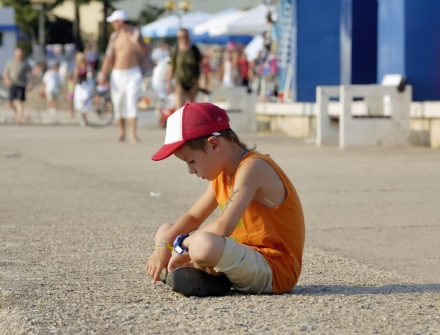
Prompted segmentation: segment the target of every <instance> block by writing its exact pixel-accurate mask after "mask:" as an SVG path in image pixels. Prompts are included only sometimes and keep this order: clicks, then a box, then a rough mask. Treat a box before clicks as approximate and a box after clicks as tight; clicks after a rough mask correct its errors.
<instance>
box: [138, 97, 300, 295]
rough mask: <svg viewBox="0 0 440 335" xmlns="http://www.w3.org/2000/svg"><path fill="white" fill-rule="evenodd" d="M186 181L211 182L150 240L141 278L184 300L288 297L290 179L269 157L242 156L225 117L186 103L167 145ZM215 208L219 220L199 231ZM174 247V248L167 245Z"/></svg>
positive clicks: (295, 253)
mask: <svg viewBox="0 0 440 335" xmlns="http://www.w3.org/2000/svg"><path fill="white" fill-rule="evenodd" d="M173 154H174V156H176V157H177V158H178V159H180V160H181V161H183V162H184V165H186V166H187V169H188V171H189V173H190V174H194V175H196V176H197V177H198V178H202V179H205V180H208V181H210V183H209V185H208V187H207V189H206V191H205V192H204V193H203V195H202V196H201V197H200V198H199V199H198V200H197V201H196V203H195V204H194V205H193V206H192V207H191V208H190V209H189V210H188V211H187V212H186V213H184V214H183V215H182V216H181V217H180V218H179V219H178V220H177V221H176V223H174V224H171V223H165V224H163V225H162V226H161V227H160V228H159V230H158V231H157V233H156V241H155V243H156V244H155V250H154V252H153V254H152V255H151V257H150V258H149V260H148V262H147V265H146V271H147V273H148V275H149V276H150V277H151V278H152V279H153V283H154V282H157V281H159V280H160V279H162V278H161V272H163V269H164V268H166V269H167V270H168V272H169V273H168V276H167V277H166V279H165V282H166V284H167V285H169V286H170V287H171V288H172V289H173V290H174V291H177V292H179V293H181V294H183V295H185V296H213V295H223V294H227V293H228V292H229V290H230V288H231V286H232V287H233V288H234V289H235V290H236V291H238V292H242V293H251V294H261V293H265V294H268V293H274V294H280V293H285V292H290V291H291V290H292V289H293V287H294V286H295V285H296V283H297V282H298V279H299V275H300V273H301V265H302V253H303V248H304V238H305V228H304V216H303V211H302V207H301V203H300V200H299V197H298V194H297V193H296V191H295V188H294V186H293V185H292V183H291V181H290V180H289V177H288V176H287V175H286V174H285V173H284V172H283V170H282V169H281V168H280V167H279V166H278V165H277V164H276V162H275V161H274V160H272V159H271V158H270V157H269V156H268V155H265V154H261V153H259V152H257V151H255V147H254V148H248V147H247V146H246V145H245V144H244V143H242V142H241V141H240V139H239V138H238V136H237V134H236V133H235V132H234V131H233V130H232V129H231V128H230V125H229V121H228V115H227V114H226V112H225V110H223V109H221V108H219V107H217V106H216V105H213V104H211V103H206V102H205V103H203V102H202V103H189V104H186V105H185V106H184V107H182V108H180V109H179V110H177V111H176V112H175V113H174V114H172V115H171V116H170V117H169V118H168V122H167V128H166V135H165V144H164V145H163V146H162V147H161V148H160V149H159V151H157V153H156V154H155V155H154V156H153V157H152V159H153V160H155V161H158V160H162V159H165V158H167V157H169V156H171V155H173ZM217 207H220V209H221V213H220V214H219V215H218V217H216V218H215V219H213V220H209V222H206V224H204V225H203V226H202V224H203V223H204V221H205V220H208V219H209V217H210V215H211V214H212V213H213V212H214V211H215V209H216V208H217ZM173 241H174V242H173Z"/></svg>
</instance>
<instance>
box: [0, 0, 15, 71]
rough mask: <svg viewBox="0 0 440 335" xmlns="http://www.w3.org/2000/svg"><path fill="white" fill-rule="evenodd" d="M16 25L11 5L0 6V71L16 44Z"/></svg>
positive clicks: (11, 55)
mask: <svg viewBox="0 0 440 335" xmlns="http://www.w3.org/2000/svg"><path fill="white" fill-rule="evenodd" d="M17 32H18V26H17V25H16V24H15V13H14V8H12V7H0V72H1V73H3V69H4V68H5V66H6V63H7V62H8V61H9V59H11V58H12V57H13V56H14V50H15V47H16V45H17Z"/></svg>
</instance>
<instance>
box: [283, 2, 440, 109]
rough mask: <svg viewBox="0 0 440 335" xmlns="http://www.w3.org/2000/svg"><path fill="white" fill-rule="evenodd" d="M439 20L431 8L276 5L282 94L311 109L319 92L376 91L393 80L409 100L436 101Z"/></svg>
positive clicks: (438, 6) (439, 6) (439, 90)
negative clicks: (368, 87) (407, 89)
mask: <svg viewBox="0 0 440 335" xmlns="http://www.w3.org/2000/svg"><path fill="white" fill-rule="evenodd" d="M438 17H440V1H435V0H280V16H279V29H280V45H281V48H280V52H279V54H280V55H279V59H280V60H281V61H280V62H279V63H280V71H279V81H280V88H281V89H283V86H284V85H286V84H287V85H288V86H289V88H290V89H291V92H292V97H293V100H294V101H302V102H313V101H315V90H316V86H318V85H348V84H374V83H380V81H381V80H382V77H383V76H384V75H385V74H390V73H396V74H401V75H403V76H405V77H406V78H407V82H408V83H409V84H410V85H412V86H413V97H414V100H416V101H420V100H440V20H438ZM289 24H290V27H289ZM283 39H284V40H283ZM286 55H287V61H286ZM283 59H284V62H283V61H282V60H283ZM289 69H290V70H291V71H290V72H289Z"/></svg>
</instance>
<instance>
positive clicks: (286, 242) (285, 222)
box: [212, 151, 305, 294]
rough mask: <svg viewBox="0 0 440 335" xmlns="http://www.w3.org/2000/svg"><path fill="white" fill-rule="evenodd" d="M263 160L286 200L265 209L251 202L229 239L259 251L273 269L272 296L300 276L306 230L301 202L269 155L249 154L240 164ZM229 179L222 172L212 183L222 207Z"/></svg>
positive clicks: (286, 289) (289, 182)
mask: <svg viewBox="0 0 440 335" xmlns="http://www.w3.org/2000/svg"><path fill="white" fill-rule="evenodd" d="M255 158H258V159H263V160H264V161H266V162H267V163H269V164H270V165H271V166H272V167H273V168H274V169H275V170H276V171H277V173H278V175H279V176H280V178H281V180H282V181H283V183H284V186H285V188H286V191H287V196H286V199H285V201H284V202H283V203H282V204H281V205H280V206H278V207H275V208H267V207H265V206H263V205H261V204H260V203H258V202H255V201H252V202H251V204H250V205H249V207H248V209H247V210H246V212H245V213H244V215H243V217H242V218H241V220H240V222H238V224H237V226H236V228H235V230H234V231H233V233H232V235H231V236H230V238H233V239H234V240H236V241H237V242H239V243H242V244H245V245H248V246H250V247H252V248H253V249H255V250H257V251H258V252H261V253H262V254H263V256H264V258H265V259H266V261H267V263H268V264H269V266H270V267H271V269H272V278H273V279H272V290H273V293H275V294H280V293H285V292H290V291H291V290H292V289H293V287H294V286H295V284H296V283H297V282H298V279H299V275H300V273H301V265H302V253H303V249H304V239H305V227H304V215H303V211H302V207H301V202H300V200H299V198H298V194H297V193H296V190H295V188H294V187H293V185H292V183H291V181H290V180H289V178H288V177H287V175H286V174H285V173H284V171H283V170H282V169H281V168H280V167H279V166H278V164H277V163H275V162H274V161H273V160H272V159H271V158H270V157H269V156H267V155H263V154H260V153H258V152H255V151H251V152H249V153H248V154H246V155H245V156H244V158H243V160H242V161H241V162H240V164H239V166H238V168H237V171H238V169H240V166H241V165H242V164H243V163H244V162H245V161H246V160H248V159H255ZM233 179H234V177H233V178H231V179H230V180H229V182H228V176H227V175H226V174H224V173H221V174H220V175H219V176H218V177H217V178H216V179H215V180H213V181H212V186H213V188H214V192H215V195H216V198H217V203H218V204H219V206H220V207H221V208H223V207H224V205H225V204H226V202H227V201H228V199H229V197H230V189H229V187H228V183H229V185H233V183H234V180H233Z"/></svg>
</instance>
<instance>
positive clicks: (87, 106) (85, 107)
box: [73, 81, 93, 113]
mask: <svg viewBox="0 0 440 335" xmlns="http://www.w3.org/2000/svg"><path fill="white" fill-rule="evenodd" d="M91 93H92V88H91V87H90V85H89V84H88V83H87V82H85V81H84V82H82V83H81V84H76V85H75V90H74V92H73V108H74V109H75V110H76V111H77V112H80V113H88V112H90V111H91V110H92V105H93V101H92V99H90V96H91Z"/></svg>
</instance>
